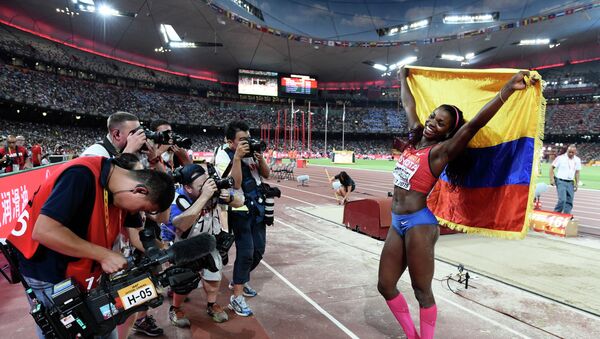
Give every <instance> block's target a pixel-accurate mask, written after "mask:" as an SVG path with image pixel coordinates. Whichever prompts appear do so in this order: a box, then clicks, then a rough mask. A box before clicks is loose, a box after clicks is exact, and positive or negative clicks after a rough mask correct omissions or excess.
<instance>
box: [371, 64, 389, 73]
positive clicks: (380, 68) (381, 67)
mask: <svg viewBox="0 0 600 339" xmlns="http://www.w3.org/2000/svg"><path fill="white" fill-rule="evenodd" d="M373 68H375V69H378V70H380V71H384V72H385V71H387V70H388V68H387V67H385V66H384V65H382V64H374V65H373Z"/></svg>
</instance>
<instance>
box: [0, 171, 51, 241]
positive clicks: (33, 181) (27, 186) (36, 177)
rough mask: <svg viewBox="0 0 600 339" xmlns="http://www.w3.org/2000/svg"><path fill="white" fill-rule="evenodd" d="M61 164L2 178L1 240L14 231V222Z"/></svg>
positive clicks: (0, 194)
mask: <svg viewBox="0 0 600 339" xmlns="http://www.w3.org/2000/svg"><path fill="white" fill-rule="evenodd" d="M56 165H59V164H55V165H49V166H44V167H40V168H36V169H32V170H28V171H21V172H18V173H15V174H7V175H4V176H2V177H0V200H1V201H2V207H0V212H1V214H0V215H1V216H2V218H0V239H5V238H6V236H7V235H8V234H9V233H10V231H12V228H13V225H14V222H15V221H16V220H17V219H18V218H19V215H20V214H21V212H22V211H23V210H24V209H25V206H27V202H28V201H29V199H30V198H32V197H33V193H34V192H35V191H36V190H37V188H38V187H39V186H40V184H41V183H42V182H43V181H44V180H46V178H48V176H50V173H52V171H54V170H55V169H56V168H57V166H56Z"/></svg>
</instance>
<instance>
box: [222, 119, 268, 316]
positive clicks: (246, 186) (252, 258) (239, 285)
mask: <svg viewBox="0 0 600 339" xmlns="http://www.w3.org/2000/svg"><path fill="white" fill-rule="evenodd" d="M225 137H226V139H227V147H221V148H220V150H219V151H218V152H217V154H216V156H215V163H216V166H217V168H218V169H219V171H220V172H221V173H223V174H224V175H225V174H227V173H225V172H228V171H229V170H228V169H229V168H230V169H231V176H232V177H233V178H234V180H235V185H236V188H240V187H241V188H242V190H243V192H244V198H245V205H244V206H242V207H240V208H231V209H230V211H229V213H228V225H229V227H231V229H232V230H233V234H234V235H235V247H236V258H235V263H234V265H233V281H232V283H233V284H232V285H233V286H232V285H230V286H229V287H230V289H233V295H232V296H231V298H230V303H229V307H230V308H231V309H233V310H234V311H235V313H236V314H238V315H240V316H244V317H247V316H250V315H252V314H253V313H252V310H251V309H250V308H249V307H248V305H247V304H246V300H245V298H244V296H246V297H254V296H256V294H257V293H256V291H255V290H254V289H252V288H251V287H250V285H249V284H248V282H249V281H250V272H251V271H252V270H254V268H256V266H257V265H258V264H259V263H260V261H261V259H262V257H263V254H264V252H265V244H266V233H267V232H266V226H265V220H264V216H265V206H264V203H265V202H264V198H263V197H262V192H261V190H260V184H261V183H262V181H261V177H262V178H268V177H269V167H268V165H267V163H266V162H265V159H264V158H263V155H262V150H261V149H260V148H261V147H260V142H258V141H256V140H252V139H250V133H249V128H248V125H247V124H246V123H245V122H243V121H233V122H231V123H229V125H227V129H226V131H225ZM249 141H250V142H251V143H249ZM250 144H252V145H253V148H252V149H251V147H250ZM254 147H258V148H259V149H254Z"/></svg>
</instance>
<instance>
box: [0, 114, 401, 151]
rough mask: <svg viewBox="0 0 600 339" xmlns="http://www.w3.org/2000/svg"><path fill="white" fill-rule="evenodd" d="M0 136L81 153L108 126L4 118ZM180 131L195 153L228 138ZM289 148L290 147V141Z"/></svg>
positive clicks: (369, 144)
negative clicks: (70, 124)
mask: <svg viewBox="0 0 600 339" xmlns="http://www.w3.org/2000/svg"><path fill="white" fill-rule="evenodd" d="M0 125H1V126H2V127H0V136H1V137H2V138H3V139H4V138H5V137H6V136H7V135H9V134H12V135H22V136H24V137H25V140H26V142H27V145H28V146H31V145H33V144H36V143H38V144H40V146H42V149H43V152H44V154H50V155H52V154H56V155H62V154H72V155H78V154H80V153H81V152H82V151H83V150H84V149H85V148H86V147H87V146H89V145H91V144H93V143H95V142H98V141H100V139H101V138H102V137H103V136H104V135H105V134H106V127H104V126H98V127H82V126H63V125H57V124H50V123H41V122H23V121H14V120H4V119H0ZM177 132H178V134H180V135H182V136H183V137H188V138H190V139H191V140H192V142H193V143H192V147H191V150H192V151H195V152H212V151H213V150H214V148H215V147H217V146H219V145H221V144H222V143H223V141H224V138H223V133H222V132H215V131H212V132H203V131H199V132H195V133H190V132H180V131H177ZM391 145H392V141H391V140H390V139H389V138H388V137H381V138H376V139H369V140H366V139H363V140H348V139H346V140H345V142H344V147H342V140H341V138H340V137H336V138H332V137H331V136H330V137H329V139H328V143H327V152H328V153H329V152H332V151H333V150H341V149H347V150H353V151H354V152H355V153H357V154H365V155H366V154H383V155H386V154H389V153H390V152H391ZM277 146H278V147H277V150H279V151H283V150H284V144H283V143H282V142H281V141H280V142H279V143H278V144H277ZM269 147H270V148H275V144H274V141H273V140H271V142H270V143H269ZM294 148H295V149H297V150H298V151H307V150H308V145H306V147H302V144H301V142H298V143H295V145H294ZM285 149H286V150H287V149H290V147H289V144H286V145H285ZM311 152H312V153H314V154H322V155H323V156H325V141H324V138H322V137H321V138H316V139H314V138H313V139H312V141H311Z"/></svg>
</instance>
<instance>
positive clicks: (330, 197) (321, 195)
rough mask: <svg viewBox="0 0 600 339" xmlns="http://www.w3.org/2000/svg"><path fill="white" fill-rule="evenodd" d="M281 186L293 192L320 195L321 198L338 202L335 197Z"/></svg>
mask: <svg viewBox="0 0 600 339" xmlns="http://www.w3.org/2000/svg"><path fill="white" fill-rule="evenodd" d="M279 186H280V187H285V188H288V189H291V190H294V191H298V192H303V193H308V194H312V195H318V196H320V197H324V198H328V199H333V200H336V199H335V197H332V196H328V195H323V194H319V193H313V192H309V191H305V190H300V189H297V188H293V187H290V186H286V185H282V184H281V183H280V184H279Z"/></svg>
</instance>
